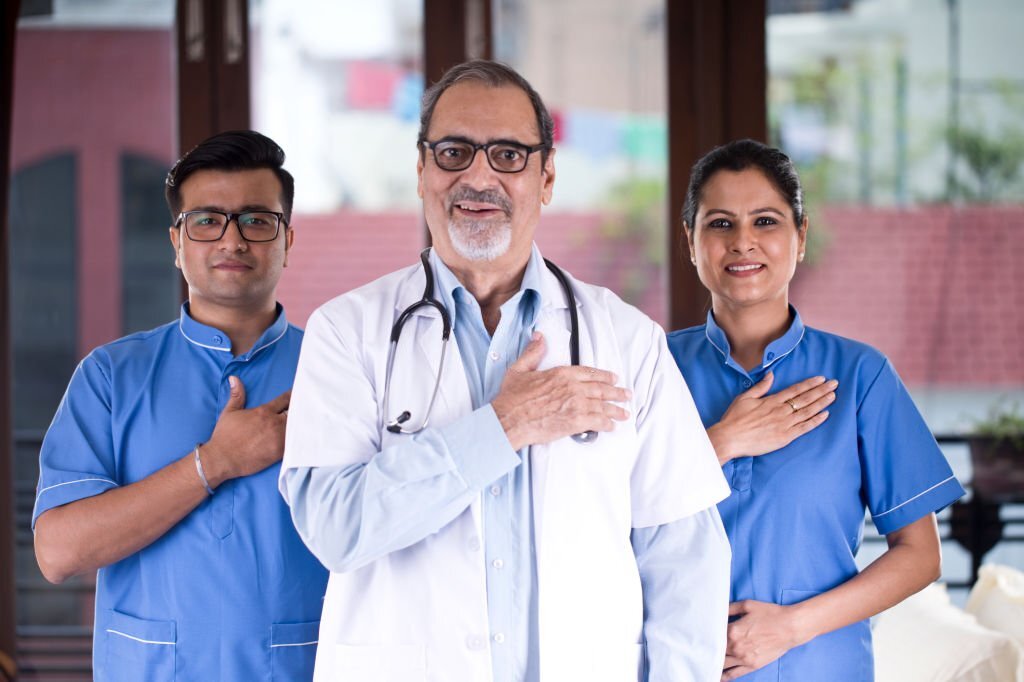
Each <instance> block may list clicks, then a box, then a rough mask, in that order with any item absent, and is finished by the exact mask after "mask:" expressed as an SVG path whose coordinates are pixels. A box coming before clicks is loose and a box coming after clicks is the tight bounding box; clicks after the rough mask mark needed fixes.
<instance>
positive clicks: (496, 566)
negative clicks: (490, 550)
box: [491, 559, 505, 571]
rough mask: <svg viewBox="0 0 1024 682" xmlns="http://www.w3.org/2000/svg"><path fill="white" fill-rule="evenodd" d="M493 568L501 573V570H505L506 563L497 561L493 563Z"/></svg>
mask: <svg viewBox="0 0 1024 682" xmlns="http://www.w3.org/2000/svg"><path fill="white" fill-rule="evenodd" d="M491 566H494V567H495V568H496V569H498V570H499V571H500V570H501V569H503V568H505V562H504V561H502V560H501V559H495V560H494V561H492V562H491Z"/></svg>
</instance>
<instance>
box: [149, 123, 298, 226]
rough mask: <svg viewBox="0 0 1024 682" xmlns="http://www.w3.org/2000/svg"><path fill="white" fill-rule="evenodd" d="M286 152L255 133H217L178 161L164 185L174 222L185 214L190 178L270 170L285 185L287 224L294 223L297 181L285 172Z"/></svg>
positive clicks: (282, 204) (284, 200) (284, 207)
mask: <svg viewBox="0 0 1024 682" xmlns="http://www.w3.org/2000/svg"><path fill="white" fill-rule="evenodd" d="M283 165H284V150H282V149H281V147H279V146H278V144H277V143H276V142H274V141H273V140H271V139H270V138H269V137H267V136H266V135H261V134H260V133H257V132H256V131H255V130H231V131H228V132H225V133H217V134H216V135H214V136H213V137H210V138H207V139H205V140H203V141H202V142H200V143H199V144H198V145H196V146H195V147H193V148H192V150H191V151H189V152H188V153H186V154H185V155H184V156H183V157H181V158H180V159H178V162H177V163H176V164H174V167H173V168H171V170H170V172H169V173H167V180H166V182H165V183H164V197H166V199H167V208H169V209H170V211H171V220H177V219H178V214H179V213H181V186H182V185H183V184H185V180H187V179H188V178H189V176H190V175H192V174H193V173H195V172H197V171H202V170H218V171H242V170H257V169H260V168H269V169H270V170H272V171H274V175H276V176H277V179H278V181H279V182H280V183H281V208H282V212H283V213H284V221H285V223H291V221H292V202H293V201H294V199H295V180H294V179H293V178H292V174H291V173H289V172H288V171H286V170H285V169H284V168H283Z"/></svg>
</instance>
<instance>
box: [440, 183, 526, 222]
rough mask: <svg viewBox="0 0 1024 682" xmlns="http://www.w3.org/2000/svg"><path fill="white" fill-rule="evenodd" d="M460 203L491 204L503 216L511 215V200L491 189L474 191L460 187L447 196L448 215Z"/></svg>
mask: <svg viewBox="0 0 1024 682" xmlns="http://www.w3.org/2000/svg"><path fill="white" fill-rule="evenodd" d="M460 201H475V202H478V203H481V204H493V205H494V206H497V207H498V208H499V209H501V211H502V212H503V213H504V214H505V215H511V213H512V200H511V199H509V198H508V197H507V196H505V195H504V194H502V193H501V192H498V191H497V190H493V189H485V190H475V189H473V188H472V187H466V186H465V185H460V186H459V187H456V188H455V190H454V191H453V192H452V193H451V194H450V195H448V207H447V208H448V213H449V215H450V214H451V212H452V208H453V207H454V206H455V204H457V203H459V202H460Z"/></svg>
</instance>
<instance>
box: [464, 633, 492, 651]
mask: <svg viewBox="0 0 1024 682" xmlns="http://www.w3.org/2000/svg"><path fill="white" fill-rule="evenodd" d="M466 646H467V647H468V648H469V649H470V650H471V651H480V650H481V649H483V648H485V647H486V646H487V640H485V639H484V638H483V637H480V636H479V635H470V636H469V637H466Z"/></svg>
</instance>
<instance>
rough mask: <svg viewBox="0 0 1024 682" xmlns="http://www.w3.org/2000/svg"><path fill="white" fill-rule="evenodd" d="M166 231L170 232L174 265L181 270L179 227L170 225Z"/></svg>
mask: <svg viewBox="0 0 1024 682" xmlns="http://www.w3.org/2000/svg"><path fill="white" fill-rule="evenodd" d="M167 231H168V232H170V237H171V245H172V246H173V247H174V267H176V268H178V269H179V270H181V257H180V254H181V228H180V227H175V226H174V225H171V226H170V228H168V230H167Z"/></svg>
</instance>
